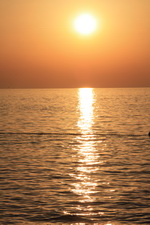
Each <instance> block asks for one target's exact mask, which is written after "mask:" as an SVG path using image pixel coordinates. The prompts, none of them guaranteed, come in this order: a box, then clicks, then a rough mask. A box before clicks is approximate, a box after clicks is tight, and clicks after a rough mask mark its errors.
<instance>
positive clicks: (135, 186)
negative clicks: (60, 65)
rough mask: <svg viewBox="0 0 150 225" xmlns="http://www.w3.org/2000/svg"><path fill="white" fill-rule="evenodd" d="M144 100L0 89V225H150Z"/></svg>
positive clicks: (124, 92)
mask: <svg viewBox="0 0 150 225" xmlns="http://www.w3.org/2000/svg"><path fill="white" fill-rule="evenodd" d="M149 99H150V89H149V88H145V89H142V88H139V89H42V90H40V89H34V90H32V89H30V90H27V89H26V90H0V112H1V117H0V156H1V159H0V164H1V175H0V181H1V203H0V204H1V207H0V208H1V210H0V213H1V217H0V218H1V219H0V222H1V224H6V225H7V224H21V225H23V224H26V225H34V224H39V225H48V224H66V223H67V224H76V225H84V224H95V225H97V224H100V225H120V224H132V225H133V224H149V221H150V213H149V212H150V211H149V210H150V208H149V207H150V167H149V163H150V156H149V151H150V138H149V137H148V135H147V134H148V132H149V131H150V101H149Z"/></svg>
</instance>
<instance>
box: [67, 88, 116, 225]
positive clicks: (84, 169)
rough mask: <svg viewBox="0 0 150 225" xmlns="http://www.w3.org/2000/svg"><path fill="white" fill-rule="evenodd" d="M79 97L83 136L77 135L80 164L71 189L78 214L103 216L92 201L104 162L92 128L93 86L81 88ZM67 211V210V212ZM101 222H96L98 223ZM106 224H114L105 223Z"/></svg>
mask: <svg viewBox="0 0 150 225" xmlns="http://www.w3.org/2000/svg"><path fill="white" fill-rule="evenodd" d="M78 98H79V105H78V106H79V112H80V113H79V119H78V124H77V125H78V128H79V130H80V133H81V134H82V135H81V136H78V137H76V141H77V142H78V143H79V144H78V145H77V146H76V147H75V151H77V158H78V166H77V167H76V173H75V174H70V176H72V177H73V178H74V179H75V180H76V182H74V183H72V189H71V191H72V192H73V193H74V194H76V195H77V196H78V199H79V204H78V206H76V211H77V212H78V213H76V215H79V216H86V217H90V216H98V215H99V216H102V215H103V214H104V213H103V212H100V211H99V212H95V211H94V208H93V206H92V203H93V202H95V201H96V196H97V190H96V187H97V186H98V176H97V173H98V170H99V165H100V163H102V161H101V159H100V156H99V153H98V151H97V149H96V148H95V135H94V133H93V130H92V125H93V123H94V102H95V97H94V91H93V89H92V88H80V89H79V91H78ZM65 213H67V212H65ZM98 224H99V223H94V225H98ZM76 225H85V223H76ZM105 225H113V224H112V223H110V222H109V223H108V222H107V223H105Z"/></svg>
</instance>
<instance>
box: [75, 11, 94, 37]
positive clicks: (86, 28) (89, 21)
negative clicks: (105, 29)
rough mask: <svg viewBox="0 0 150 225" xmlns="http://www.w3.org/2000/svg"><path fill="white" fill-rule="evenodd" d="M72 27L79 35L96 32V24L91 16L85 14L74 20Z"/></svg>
mask: <svg viewBox="0 0 150 225" xmlns="http://www.w3.org/2000/svg"><path fill="white" fill-rule="evenodd" d="M74 27H75V29H76V30H77V32H79V33H80V34H83V35H88V34H90V33H92V32H94V31H95V30H96V28H97V22H96V19H95V18H94V17H93V16H92V15H90V14H88V13H85V14H81V15H80V16H78V17H77V18H76V19H75V21H74Z"/></svg>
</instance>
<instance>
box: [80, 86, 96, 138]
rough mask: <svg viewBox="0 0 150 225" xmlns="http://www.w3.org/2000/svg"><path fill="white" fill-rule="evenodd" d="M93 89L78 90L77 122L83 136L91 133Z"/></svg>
mask: <svg viewBox="0 0 150 225" xmlns="http://www.w3.org/2000/svg"><path fill="white" fill-rule="evenodd" d="M93 104H94V97H93V89H92V88H80V89H79V107H80V118H79V121H78V127H79V128H80V131H81V132H82V133H83V134H86V133H89V132H90V131H91V126H92V123H93Z"/></svg>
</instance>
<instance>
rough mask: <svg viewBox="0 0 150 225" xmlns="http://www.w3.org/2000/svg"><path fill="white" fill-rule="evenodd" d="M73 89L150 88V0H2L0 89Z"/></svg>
mask: <svg viewBox="0 0 150 225" xmlns="http://www.w3.org/2000/svg"><path fill="white" fill-rule="evenodd" d="M83 13H89V14H91V15H93V17H94V18H95V19H96V21H97V29H96V30H95V32H93V33H92V34H90V35H87V36H86V35H82V34H80V33H78V32H77V31H76V30H75V28H74V25H73V23H74V20H75V18H77V16H78V15H81V14H83ZM72 87H100V88H101V87H102V88H103V87H150V0H121V1H120V0H0V88H72Z"/></svg>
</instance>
